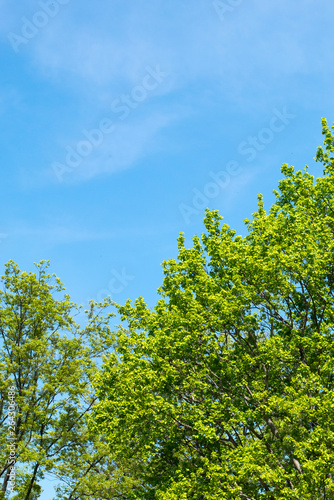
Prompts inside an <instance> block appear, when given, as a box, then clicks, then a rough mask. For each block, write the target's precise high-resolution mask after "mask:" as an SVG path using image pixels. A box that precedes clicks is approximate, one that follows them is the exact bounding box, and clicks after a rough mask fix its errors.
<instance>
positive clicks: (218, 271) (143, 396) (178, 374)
mask: <svg viewBox="0 0 334 500" xmlns="http://www.w3.org/2000/svg"><path fill="white" fill-rule="evenodd" d="M332 130H333V131H331V130H330V129H329V127H328V126H327V123H326V120H325V119H323V134H324V136H325V141H324V144H325V148H324V149H323V148H321V147H319V149H318V151H317V154H316V160H317V161H318V162H321V163H322V164H323V168H324V170H323V175H322V176H320V177H318V178H314V177H313V176H312V175H310V174H309V173H308V171H307V167H305V168H304V169H303V170H302V171H295V170H294V168H293V167H292V166H288V165H287V164H284V165H283V167H282V173H283V174H284V178H283V179H282V180H281V181H280V182H279V186H278V190H277V191H274V193H275V195H276V201H275V203H274V204H273V205H272V206H271V208H270V210H269V211H266V210H265V208H264V202H263V199H262V196H261V195H259V200H258V209H257V211H256V212H255V213H254V214H253V216H252V219H251V220H246V221H245V224H246V228H247V234H246V236H241V235H237V234H236V232H235V231H233V230H232V229H231V228H230V227H229V226H228V225H227V224H222V223H221V219H222V217H221V216H220V215H219V214H218V212H217V211H215V210H213V211H210V210H207V211H206V215H205V219H204V224H205V228H206V231H205V233H204V234H202V235H201V237H197V236H195V237H194V238H193V245H192V247H191V248H186V246H185V239H184V236H183V235H182V234H181V235H180V237H179V239H178V247H179V253H178V257H177V259H176V260H174V259H171V260H168V261H166V262H164V264H163V266H164V279H163V283H162V286H161V287H160V289H159V292H160V294H161V299H160V300H159V301H158V302H157V304H156V306H155V308H154V309H153V310H151V309H150V308H149V307H148V306H147V304H146V303H145V301H144V299H143V298H142V297H139V298H138V299H137V300H136V301H135V304H134V305H132V303H131V302H130V301H128V302H127V303H126V304H125V305H117V306H116V307H117V310H118V312H119V313H120V314H121V315H122V319H123V320H124V321H125V322H126V323H127V327H120V328H119V330H118V331H117V332H115V333H114V334H113V351H112V352H111V353H110V355H109V356H108V357H107V359H106V360H105V363H104V366H103V369H102V370H101V371H100V372H99V373H98V374H97V375H96V379H95V387H96V391H97V396H98V398H99V402H98V404H96V405H95V407H94V411H93V416H94V417H93V418H91V419H90V428H91V429H94V430H95V431H96V432H99V433H101V434H103V435H104V436H105V439H106V441H107V443H108V445H109V447H110V450H112V453H113V456H114V459H115V461H116V462H117V461H120V462H124V461H125V462H126V461H129V463H130V462H135V463H136V475H137V480H138V484H137V486H136V487H134V488H132V490H131V492H128V493H127V494H126V496H124V498H128V499H132V498H138V499H140V498H143V499H147V500H149V499H157V500H159V499H161V500H162V499H164V500H177V499H181V500H182V499H184V500H185V499H198V500H200V499H206V500H207V499H208V500H222V499H226V500H232V499H233V500H234V499H246V500H260V499H261V500H262V499H271V500H272V499H275V500H278V499H282V500H283V499H284V500H286V499H287V498H289V499H291V500H294V499H295V500H297V499H298V500H300V499H303V500H308V499H309V500H311V499H312V500H314V499H315V498H316V499H320V498H323V499H332V498H334V483H333V473H334V470H333V467H334V420H333V413H334V392H333V389H334V375H333V374H334V366H333V364H334V363H333V360H334V358H333V349H334V328H333V327H334V296H333V292H334V154H333V152H334V135H333V133H334V128H332ZM138 485H139V486H138Z"/></svg>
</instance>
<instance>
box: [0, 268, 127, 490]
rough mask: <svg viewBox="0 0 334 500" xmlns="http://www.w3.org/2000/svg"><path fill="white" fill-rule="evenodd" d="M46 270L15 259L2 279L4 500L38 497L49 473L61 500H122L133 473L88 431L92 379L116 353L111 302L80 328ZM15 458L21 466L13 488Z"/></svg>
mask: <svg viewBox="0 0 334 500" xmlns="http://www.w3.org/2000/svg"><path fill="white" fill-rule="evenodd" d="M47 267H48V263H46V262H41V263H39V264H37V272H36V273H27V272H21V271H20V269H19V268H18V266H17V264H15V263H14V262H13V261H10V262H9V263H8V264H6V266H5V274H4V276H2V278H1V281H2V284H3V291H1V292H0V392H1V399H0V422H1V427H0V477H1V478H2V492H1V498H5V497H6V498H7V497H8V496H9V495H10V494H11V493H12V492H15V495H14V496H13V497H12V498H13V499H14V500H35V499H37V498H39V496H40V493H41V487H40V484H39V482H40V480H41V479H42V478H43V477H44V476H45V474H52V475H53V476H54V477H56V478H58V479H59V480H60V481H61V482H62V483H61V484H60V485H58V488H57V489H58V497H59V498H62V500H64V499H68V500H78V499H82V498H85V497H88V498H90V499H93V500H102V499H114V498H120V493H121V494H123V493H122V492H124V490H126V489H128V488H132V487H133V481H131V479H126V478H125V476H124V474H123V472H124V471H126V470H127V469H128V468H129V467H128V466H127V467H126V466H124V467H123V469H122V471H121V469H120V465H118V468H117V469H116V467H115V463H114V461H113V457H112V455H111V454H110V451H109V449H107V448H106V444H105V442H104V438H103V436H100V435H98V434H95V433H92V432H90V431H89V430H88V428H87V425H86V415H88V414H89V412H90V411H91V409H92V408H93V406H94V404H95V400H96V397H95V396H94V394H93V391H92V387H91V380H92V378H93V377H94V375H95V373H96V371H97V369H98V364H99V363H101V358H102V354H104V353H106V352H108V349H109V348H110V340H109V338H110V337H111V332H110V328H109V320H110V318H111V317H112V316H113V314H111V313H109V314H107V313H106V307H107V306H108V302H109V301H108V300H106V301H104V303H101V304H96V303H94V302H91V306H90V311H87V312H88V318H87V325H86V328H84V329H80V327H79V326H78V325H77V324H76V323H75V321H74V314H76V312H77V307H76V305H75V304H74V303H72V302H71V301H70V297H69V296H68V295H65V296H63V295H62V292H63V290H64V287H63V285H62V283H61V282H60V280H59V278H57V277H56V276H55V275H49V274H47V272H46V270H47ZM102 312H103V313H104V317H102ZM11 452H12V453H11ZM11 457H13V458H14V459H16V462H17V463H16V466H15V467H16V478H15V481H14V482H15V486H14V487H13V488H10V486H11V485H12V482H10V481H9V480H10V479H11V476H10V475H9V473H10V472H11V473H12V477H13V474H14V472H13V469H12V467H13V464H12V462H13V460H10V458H11ZM14 470H15V469H14ZM123 476H124V479H123Z"/></svg>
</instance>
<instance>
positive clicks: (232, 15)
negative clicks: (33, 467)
mask: <svg viewBox="0 0 334 500" xmlns="http://www.w3.org/2000/svg"><path fill="white" fill-rule="evenodd" d="M0 14H1V15H0V36H1V39H0V42H1V43H0V54H1V59H2V70H1V73H0V116H1V123H2V133H1V135H0V141H1V156H2V158H1V165H2V169H1V185H2V189H1V198H0V205H1V214H2V217H1V224H0V250H1V256H2V261H3V263H5V262H7V261H8V260H9V259H13V260H14V261H15V262H17V263H18V264H19V266H20V267H21V269H24V270H32V269H33V262H37V261H40V260H41V259H49V260H50V261H51V271H52V272H55V273H56V274H57V275H58V276H59V277H60V278H61V279H62V280H63V281H64V283H65V285H66V288H67V292H68V293H69V294H70V295H71V296H72V298H73V300H75V301H76V302H79V303H82V304H86V303H87V300H88V299H90V298H93V299H97V298H103V297H104V296H106V295H107V294H108V293H109V294H110V295H111V296H112V298H113V299H114V300H116V301H117V302H120V303H123V302H124V301H125V300H126V299H127V298H131V299H134V298H136V297H137V296H139V295H142V296H143V297H144V298H145V299H146V300H147V302H148V303H149V305H150V306H153V305H154V303H155V301H156V298H157V296H156V289H157V288H158V286H159V285H160V284H161V279H162V269H161V262H162V260H163V259H167V258H170V257H175V256H176V238H177V236H178V234H179V232H180V231H183V232H185V234H186V238H187V240H188V241H190V239H191V237H192V236H193V235H194V234H195V233H197V234H199V233H201V232H202V230H203V226H202V220H203V214H204V208H205V207H207V206H208V207H210V208H214V209H218V210H219V212H220V213H221V215H223V216H224V221H225V222H226V223H228V224H229V225H231V226H232V227H233V228H235V229H237V231H238V232H239V233H241V234H243V233H244V232H245V230H244V226H243V223H242V221H243V219H245V218H246V217H249V216H250V214H251V213H252V212H253V211H254V210H255V209H256V204H257V201H256V195H257V193H258V192H261V193H263V195H264V199H265V202H266V205H267V206H269V205H270V203H271V202H272V201H273V195H272V190H273V189H275V188H276V186H277V182H278V180H279V179H280V177H281V173H280V166H281V164H282V163H284V162H287V163H289V164H292V165H294V166H295V167H297V168H298V169H299V168H303V167H304V166H305V164H308V165H309V166H310V171H311V173H314V174H315V175H320V174H321V168H320V166H319V165H318V164H315V162H314V161H313V157H314V155H315V152H316V148H317V146H318V145H319V144H321V143H322V136H321V117H322V116H325V117H327V119H328V121H329V123H330V124H331V123H332V122H333V121H334V92H333V81H334V62H333V53H334V36H333V26H332V24H333V19H334V4H333V2H332V1H330V0H323V1H322V2H321V3H320V2H316V1H315V0H303V1H301V2H291V0H290V1H288V0H280V2H264V1H263V0H251V1H247V2H246V1H245V0H244V1H242V0H226V1H225V0H215V1H212V0H197V1H196V2H189V1H185V0H178V1H175V0H169V1H168V2H166V1H162V0H150V1H146V0H137V1H136V2H134V1H132V2H130V1H129V0H122V1H120V0H112V1H110V2H99V1H96V2H89V1H87V0H81V1H80V2H78V1H75V0H40V1H33V0H25V1H24V2H20V3H18V2H16V3H15V6H14V3H13V2H9V1H6V0H0ZM45 498H48V496H47V495H46V497H45Z"/></svg>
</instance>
